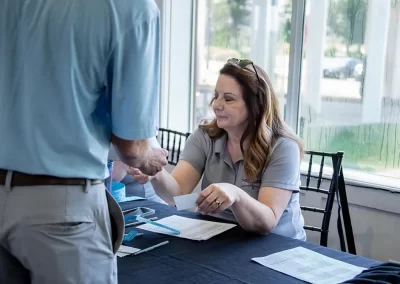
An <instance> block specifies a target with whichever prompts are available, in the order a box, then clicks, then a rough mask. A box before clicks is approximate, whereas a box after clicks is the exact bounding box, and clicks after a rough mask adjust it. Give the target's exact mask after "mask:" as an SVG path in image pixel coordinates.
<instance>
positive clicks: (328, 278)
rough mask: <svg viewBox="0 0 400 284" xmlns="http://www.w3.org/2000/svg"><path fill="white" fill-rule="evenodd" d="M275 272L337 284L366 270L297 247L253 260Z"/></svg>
mask: <svg viewBox="0 0 400 284" xmlns="http://www.w3.org/2000/svg"><path fill="white" fill-rule="evenodd" d="M252 260H253V261H255V262H258V263H259V264H261V265H264V266H266V267H268V268H271V269H273V270H276V271H279V272H282V273H284V274H287V275H290V276H292V277H294V278H297V279H300V280H303V281H306V282H309V283H313V284H314V283H315V284H337V283H342V282H344V281H346V280H349V279H352V278H354V276H356V275H358V274H360V273H361V271H363V270H365V269H366V268H363V267H359V266H355V265H352V264H348V263H345V262H343V261H339V260H336V259H333V258H330V257H327V256H324V255H322V254H319V253H316V252H314V251H312V250H309V249H306V248H303V247H296V248H293V249H289V250H285V251H281V252H278V253H274V254H271V255H268V256H265V257H256V258H252Z"/></svg>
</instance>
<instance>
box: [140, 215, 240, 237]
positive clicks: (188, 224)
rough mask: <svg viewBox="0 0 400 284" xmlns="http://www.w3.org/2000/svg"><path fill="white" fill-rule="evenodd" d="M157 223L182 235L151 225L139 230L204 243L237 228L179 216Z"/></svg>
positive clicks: (231, 225)
mask: <svg viewBox="0 0 400 284" xmlns="http://www.w3.org/2000/svg"><path fill="white" fill-rule="evenodd" d="M157 222H158V223H160V224H163V225H166V226H169V227H172V228H174V229H177V230H179V231H180V232H181V233H180V234H179V235H175V234H173V233H172V232H171V231H168V230H166V229H163V228H160V227H155V226H152V225H150V224H145V225H142V226H139V227H138V228H139V229H143V230H147V231H150V232H155V233H160V234H166V235H172V236H175V237H179V238H185V239H190V240H197V241H204V240H208V239H210V238H212V237H213V236H216V235H218V234H221V233H222V232H225V231H227V230H229V229H231V228H233V227H235V226H236V225H235V224H228V223H219V222H211V221H203V220H198V219H191V218H186V217H181V216H177V215H172V216H169V217H166V218H163V219H160V220H158V221H157Z"/></svg>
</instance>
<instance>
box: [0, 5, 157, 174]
mask: <svg viewBox="0 0 400 284" xmlns="http://www.w3.org/2000/svg"><path fill="white" fill-rule="evenodd" d="M159 20H160V19H159V10H158V8H157V5H156V4H155V2H154V1H153V0H84V1H82V0H69V1H65V0H52V1H45V0H34V1H28V0H0V133H1V139H0V168H1V169H8V170H15V171H20V172H25V173H31V174H46V175H53V176H59V177H83V178H93V179H101V178H105V177H107V176H108V171H107V167H106V161H107V155H108V151H109V146H110V137H111V132H113V133H114V134H115V135H116V136H118V137H120V138H123V139H127V140H140V139H146V138H150V137H153V136H155V135H156V130H157V124H158V110H159V108H158V94H159V52H160V51H159V48H160V26H159V25H160V22H159ZM101 99H103V100H104V102H105V103H104V105H103V106H101V105H100V100H101ZM104 107H105V108H106V110H104V109H102V108H104ZM106 112H109V114H110V116H109V117H108V119H107V117H105V116H104V113H106ZM107 122H108V123H109V126H107ZM110 128H111V129H110Z"/></svg>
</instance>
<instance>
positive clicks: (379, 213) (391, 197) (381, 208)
mask: <svg viewBox="0 0 400 284" xmlns="http://www.w3.org/2000/svg"><path fill="white" fill-rule="evenodd" d="M314 182H315V179H314ZM302 183H305V177H302ZM328 186H329V184H328V182H327V181H323V183H322V187H324V188H328ZM346 189H347V198H348V202H349V209H350V214H351V219H352V225H353V231H354V238H355V242H356V249H357V255H361V256H365V257H368V258H372V259H375V260H379V261H388V260H389V259H391V260H397V261H399V260H400V242H399V241H400V206H399V204H400V192H399V191H398V192H395V193H391V192H389V191H383V190H379V189H372V188H365V187H356V186H350V185H347V188H346ZM300 202H301V205H305V206H313V207H320V208H324V205H325V202H326V198H325V196H323V195H322V194H318V193H313V192H302V193H301V195H300ZM320 216H322V214H318V213H313V212H304V219H305V221H306V224H307V225H314V226H321V224H322V218H320ZM336 221H337V206H336V204H335V205H334V209H333V212H332V218H331V223H330V227H329V231H330V232H329V238H328V246H329V247H331V248H335V249H338V250H340V243H339V237H338V234H337V223H336ZM307 237H308V241H309V242H313V243H317V244H318V243H319V233H318V232H309V231H307Z"/></svg>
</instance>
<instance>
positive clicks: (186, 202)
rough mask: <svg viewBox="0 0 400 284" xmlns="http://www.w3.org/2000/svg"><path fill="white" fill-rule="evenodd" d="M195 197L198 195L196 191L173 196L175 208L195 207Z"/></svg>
mask: <svg viewBox="0 0 400 284" xmlns="http://www.w3.org/2000/svg"><path fill="white" fill-rule="evenodd" d="M197 197H199V194H198V193H191V194H185V195H180V196H175V197H174V202H175V205H176V209H178V210H185V209H192V208H196V207H197V205H196V200H197Z"/></svg>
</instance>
